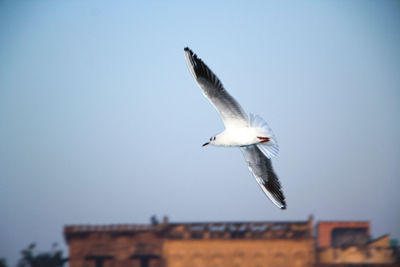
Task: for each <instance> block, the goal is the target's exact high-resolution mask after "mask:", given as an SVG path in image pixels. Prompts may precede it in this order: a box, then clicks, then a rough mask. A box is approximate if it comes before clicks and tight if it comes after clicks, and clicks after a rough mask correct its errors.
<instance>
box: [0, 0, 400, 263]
mask: <svg viewBox="0 0 400 267" xmlns="http://www.w3.org/2000/svg"><path fill="white" fill-rule="evenodd" d="M399 12H400V3H399V2H398V1H350V2H349V1H302V2H298V1H289V2H278V1H276V2H273V1H254V2H250V3H249V2H244V1H236V2H231V1H220V2H219V3H214V2H213V1H202V2H201V3H187V2H178V1H176V2H171V1H168V2H167V1H165V2H163V1H146V2H140V3H134V2H133V1H111V2H110V1H2V2H0V137H1V138H0V212H1V214H2V216H1V217H2V219H1V220H0V257H6V258H7V259H8V262H9V263H13V262H15V261H16V259H17V258H18V256H19V255H18V254H19V250H20V249H22V248H24V247H26V246H27V245H28V244H29V243H31V242H36V243H38V248H39V250H46V249H50V247H51V244H52V243H53V242H58V243H59V244H60V246H61V247H62V248H65V242H64V240H63V237H62V229H63V226H64V225H66V224H111V223H147V222H148V221H149V218H150V216H151V215H153V214H157V215H158V216H159V217H161V216H163V215H168V216H169V217H170V220H171V221H210V220H212V221H221V220H224V221H226V220H269V221H275V220H306V219H307V218H308V216H309V215H310V214H314V216H315V218H316V220H371V222H372V234H373V236H375V237H378V236H380V235H382V234H385V233H390V234H391V235H392V237H394V238H400V227H399V225H400V214H399V212H398V206H399V205H400V199H399V197H398V188H400V179H399V174H400V166H399V164H398V162H399V158H400V124H399V115H400V106H399V99H400V75H399V69H400V49H399V47H400V31H399V29H400V17H399V16H398V14H400V13H399ZM185 46H189V47H190V48H192V49H193V50H194V51H195V52H196V53H197V54H198V55H199V56H200V57H201V58H202V59H203V60H204V61H205V62H206V63H207V65H208V66H209V67H210V68H211V69H212V70H213V71H214V72H215V73H216V74H217V75H218V77H219V78H220V79H221V80H222V82H223V84H224V86H225V87H226V88H227V90H228V91H229V92H230V93H231V94H232V95H233V96H234V97H235V98H236V99H237V100H238V101H239V102H240V103H241V105H242V106H243V108H244V109H245V110H246V111H247V112H252V113H255V114H259V115H261V116H262V117H264V119H266V120H267V121H268V122H269V124H270V126H271V128H272V129H273V130H274V132H275V134H276V136H277V139H278V142H279V145H280V154H279V155H278V157H277V158H275V159H274V160H273V165H274V168H275V170H276V172H277V174H278V176H279V177H280V180H281V183H282V185H283V190H284V193H285V195H286V197H287V204H288V209H287V210H286V211H281V210H279V209H277V208H276V207H275V206H274V205H273V204H272V203H271V202H270V201H269V200H268V199H267V198H266V197H265V196H264V195H263V193H262V191H261V190H260V189H259V188H258V186H257V184H256V182H255V181H254V179H253V178H252V176H251V175H250V173H249V171H248V169H247V167H246V164H245V162H244V160H243V157H242V155H241V153H240V151H239V150H238V149H233V148H232V149H231V148H215V147H206V148H202V147H201V144H203V143H204V142H205V141H207V140H208V139H209V137H210V136H212V135H214V134H216V133H218V132H220V131H222V130H223V124H222V122H221V120H220V118H219V117H218V115H217V113H216V111H215V110H214V109H213V108H212V106H211V105H210V104H209V103H208V101H207V100H206V99H205V98H204V97H203V96H202V93H201V91H200V89H199V88H198V87H197V85H196V84H195V82H194V80H193V78H192V77H191V75H190V73H189V71H188V70H187V67H186V64H185V61H184V54H183V48H184V47H185Z"/></svg>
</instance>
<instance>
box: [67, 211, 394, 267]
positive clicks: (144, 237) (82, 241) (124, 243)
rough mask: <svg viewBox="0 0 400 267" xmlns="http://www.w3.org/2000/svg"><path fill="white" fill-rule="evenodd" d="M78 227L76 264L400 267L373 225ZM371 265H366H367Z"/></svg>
mask: <svg viewBox="0 0 400 267" xmlns="http://www.w3.org/2000/svg"><path fill="white" fill-rule="evenodd" d="M152 218H153V219H152V223H151V224H145V225H135V224H127V225H126V224H119V225H72V226H66V227H65V228H64V236H65V239H66V241H67V243H68V246H69V266H70V267H128V266H129V267H225V266H227V267H228V266H229V267H245V266H251V267H267V266H268V267H286V266H289V267H291V266H293V267H300V266H302V267H306V266H310V267H312V266H315V267H345V266H353V267H356V266H359V267H361V266H368V267H372V266H387V267H389V266H400V265H396V264H395V260H396V259H395V253H394V250H393V249H392V248H390V246H389V236H388V235H385V236H383V237H381V238H378V239H377V240H372V241H371V240H370V239H369V235H370V223H369V222H319V223H318V224H317V235H316V236H315V237H314V235H313V229H314V224H313V217H312V216H310V218H309V219H308V220H307V221H297V222H296V221H292V222H193V223H170V222H169V221H168V218H166V217H165V218H164V220H163V221H162V222H161V223H154V221H155V218H154V217H152ZM366 264H367V265H366Z"/></svg>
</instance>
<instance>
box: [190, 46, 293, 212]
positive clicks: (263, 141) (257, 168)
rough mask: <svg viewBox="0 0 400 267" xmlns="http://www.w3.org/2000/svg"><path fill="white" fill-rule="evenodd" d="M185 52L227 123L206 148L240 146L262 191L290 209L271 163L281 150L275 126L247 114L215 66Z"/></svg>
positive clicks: (194, 71) (203, 90) (195, 73)
mask: <svg viewBox="0 0 400 267" xmlns="http://www.w3.org/2000/svg"><path fill="white" fill-rule="evenodd" d="M184 51H185V58H186V62H187V65H188V68H189V70H190V72H191V73H192V75H193V77H194V79H195V80H196V82H197V84H198V85H199V86H200V88H201V89H202V92H203V94H204V95H205V97H206V98H207V99H208V100H209V101H210V102H211V104H212V105H213V106H214V108H215V109H216V110H217V111H218V113H219V115H220V116H221V118H222V121H223V123H224V125H225V130H224V131H223V132H221V133H219V134H217V135H215V136H212V137H211V138H210V140H209V141H208V142H207V143H205V144H204V145H203V147H204V146H207V145H214V146H225V147H239V148H240V150H241V151H242V153H243V156H244V158H245V160H246V162H247V164H248V167H249V170H250V172H251V173H252V174H253V176H254V178H255V179H256V181H257V183H258V184H259V185H260V187H261V189H262V191H263V192H264V193H265V194H266V195H267V196H268V198H269V199H270V200H271V201H272V202H273V203H274V204H275V205H276V206H278V207H279V208H280V209H286V201H285V196H284V195H283V192H282V190H281V184H280V182H279V180H278V176H277V175H276V174H275V172H274V170H273V168H272V164H271V158H272V157H273V156H276V155H277V154H278V151H279V147H278V143H277V141H276V138H275V136H274V134H273V132H272V130H271V128H269V126H268V124H267V123H266V122H265V121H264V120H263V119H262V118H261V117H260V116H258V115H253V114H249V116H247V114H246V112H244V110H243V109H242V107H241V106H240V105H239V103H238V102H237V101H236V100H235V99H234V98H233V97H232V96H231V95H230V94H229V93H228V92H227V91H226V90H225V88H224V86H223V85H222V83H221V81H220V80H219V79H218V77H217V76H216V75H215V74H214V73H213V72H212V71H211V69H210V68H209V67H207V65H206V64H205V63H204V62H203V61H202V60H201V59H200V58H198V57H197V55H196V54H195V53H193V51H192V50H190V49H189V48H188V47H185V49H184Z"/></svg>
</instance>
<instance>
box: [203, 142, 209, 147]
mask: <svg viewBox="0 0 400 267" xmlns="http://www.w3.org/2000/svg"><path fill="white" fill-rule="evenodd" d="M209 143H210V142H207V143H204V144H203V145H202V146H206V145H208V144H209Z"/></svg>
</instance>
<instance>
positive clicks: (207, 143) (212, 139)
mask: <svg viewBox="0 0 400 267" xmlns="http://www.w3.org/2000/svg"><path fill="white" fill-rule="evenodd" d="M215 139H216V137H215V136H212V137H210V141H208V142H206V143H204V144H203V145H202V146H206V145H209V144H213V143H214V141H215Z"/></svg>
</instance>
